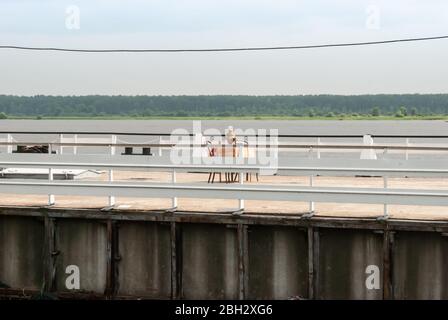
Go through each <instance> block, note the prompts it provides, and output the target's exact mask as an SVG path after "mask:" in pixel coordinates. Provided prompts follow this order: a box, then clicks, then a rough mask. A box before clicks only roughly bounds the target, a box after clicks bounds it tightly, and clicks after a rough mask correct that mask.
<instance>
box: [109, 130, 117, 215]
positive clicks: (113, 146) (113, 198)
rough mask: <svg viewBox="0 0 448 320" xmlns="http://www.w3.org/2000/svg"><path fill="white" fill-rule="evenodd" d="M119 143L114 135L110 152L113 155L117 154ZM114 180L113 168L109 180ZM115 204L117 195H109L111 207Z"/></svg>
mask: <svg viewBox="0 0 448 320" xmlns="http://www.w3.org/2000/svg"><path fill="white" fill-rule="evenodd" d="M116 143H117V136H116V135H112V144H111V146H110V154H111V155H112V156H113V155H115V152H116V147H115V144H116ZM113 181H114V171H113V170H109V182H113ZM113 206H115V197H114V196H112V195H111V196H109V207H113Z"/></svg>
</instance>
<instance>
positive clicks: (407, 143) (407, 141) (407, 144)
mask: <svg viewBox="0 0 448 320" xmlns="http://www.w3.org/2000/svg"><path fill="white" fill-rule="evenodd" d="M406 147H409V138H406ZM406 160H409V151H408V149H406Z"/></svg>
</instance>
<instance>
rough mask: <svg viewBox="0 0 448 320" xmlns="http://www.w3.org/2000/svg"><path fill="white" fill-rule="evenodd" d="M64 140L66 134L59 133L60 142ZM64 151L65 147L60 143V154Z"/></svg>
mask: <svg viewBox="0 0 448 320" xmlns="http://www.w3.org/2000/svg"><path fill="white" fill-rule="evenodd" d="M63 140H64V135H63V134H62V133H61V134H60V135H59V143H62V142H63ZM62 153H63V147H62V145H59V154H62Z"/></svg>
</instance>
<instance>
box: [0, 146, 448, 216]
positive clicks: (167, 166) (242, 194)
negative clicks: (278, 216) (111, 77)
mask: <svg viewBox="0 0 448 320" xmlns="http://www.w3.org/2000/svg"><path fill="white" fill-rule="evenodd" d="M113 153H114V152H113V150H112V151H111V154H110V155H59V154H0V167H2V168H7V167H15V168H40V169H42V168H45V169H48V170H49V172H50V174H49V177H50V176H51V173H52V172H51V171H52V170H53V169H54V168H65V169H73V168H84V169H95V170H97V169H100V170H108V172H112V171H113V170H137V171H164V172H171V174H172V180H171V182H170V183H130V182H119V181H114V179H113V178H109V181H105V182H92V181H90V182H87V181H70V182H65V181H64V182H60V181H54V180H53V179H52V178H51V179H50V178H49V179H48V181H36V180H9V179H8V180H2V181H0V193H9V194H48V195H52V196H53V199H52V200H53V202H52V203H51V204H54V203H55V199H54V195H82V196H107V197H109V206H113V205H114V204H115V203H114V202H113V203H111V202H110V199H111V198H113V199H115V197H116V196H126V197H148V198H154V197H157V198H172V199H173V203H172V207H173V208H172V210H175V209H176V208H177V198H180V197H182V198H215V199H219V198H222V199H239V210H237V211H236V212H237V213H241V212H242V210H244V200H272V201H308V202H310V212H313V211H314V202H343V203H372V204H384V206H385V207H384V216H386V217H387V215H388V212H387V204H401V205H431V206H438V205H443V206H444V205H448V190H446V191H444V190H410V189H389V188H388V185H387V178H388V177H390V176H394V177H398V176H406V177H413V176H416V177H422V176H423V177H448V165H447V164H446V162H445V161H413V160H408V161H392V160H387V161H385V160H360V159H354V160H348V159H314V160H310V159H304V160H300V161H298V160H297V159H294V158H284V159H282V160H281V161H280V163H279V164H278V168H277V171H276V174H277V175H299V176H300V175H306V176H310V177H313V176H315V175H330V176H333V175H336V176H338V175H342V176H347V175H350V176H356V175H366V174H368V175H375V176H382V177H383V179H384V185H383V188H331V187H315V186H313V183H312V182H313V180H312V178H311V181H310V186H308V187H297V186H290V185H288V186H279V185H245V184H243V183H242V181H241V180H243V179H242V177H243V175H244V173H247V172H252V173H253V172H259V173H262V174H263V170H264V169H272V168H270V167H268V166H265V165H259V164H251V165H249V164H231V165H228V164H226V165H224V164H212V165H204V164H185V165H181V164H171V163H170V162H169V161H167V159H166V158H163V157H133V156H121V155H114V154H113ZM215 171H216V172H237V173H240V183H239V184H233V185H232V184H229V185H225V186H222V185H211V184H205V183H204V184H203V185H201V184H179V183H177V181H176V173H178V172H215Z"/></svg>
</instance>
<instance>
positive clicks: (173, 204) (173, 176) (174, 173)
mask: <svg viewBox="0 0 448 320" xmlns="http://www.w3.org/2000/svg"><path fill="white" fill-rule="evenodd" d="M176 181H177V177H176V170H173V172H172V174H171V183H172V184H176ZM176 209H177V198H176V197H174V198H173V199H172V209H171V210H176Z"/></svg>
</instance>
